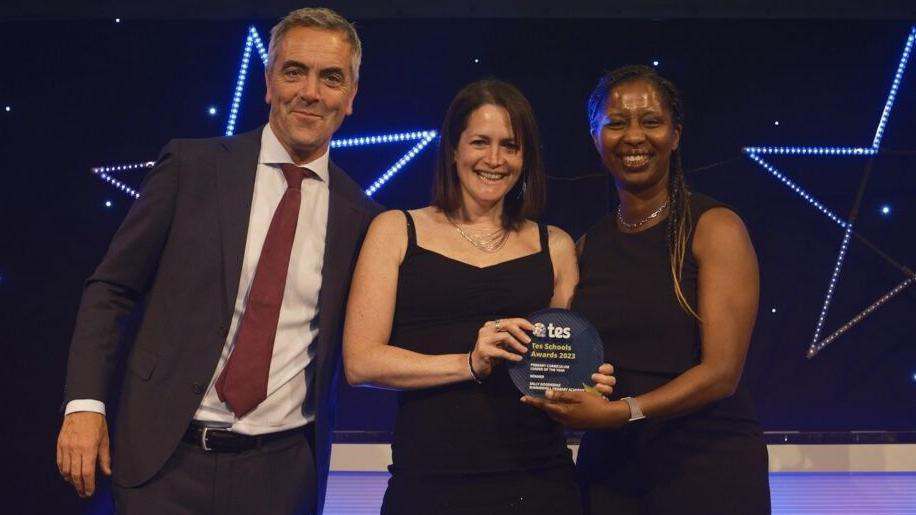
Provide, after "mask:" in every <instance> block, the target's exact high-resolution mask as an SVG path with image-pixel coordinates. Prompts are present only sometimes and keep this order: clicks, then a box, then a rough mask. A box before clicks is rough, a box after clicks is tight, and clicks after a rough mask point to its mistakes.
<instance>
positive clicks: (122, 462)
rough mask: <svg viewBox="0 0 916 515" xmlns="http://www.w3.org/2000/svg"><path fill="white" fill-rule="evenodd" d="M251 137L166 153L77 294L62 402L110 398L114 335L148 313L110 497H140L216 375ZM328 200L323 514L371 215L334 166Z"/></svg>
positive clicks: (320, 383) (240, 238) (254, 153)
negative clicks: (356, 273) (355, 288)
mask: <svg viewBox="0 0 916 515" xmlns="http://www.w3.org/2000/svg"><path fill="white" fill-rule="evenodd" d="M261 130H262V129H261V128H259V129H257V130H254V131H251V132H248V133H246V134H242V135H239V136H233V137H225V138H212V139H202V140H173V141H171V142H169V144H168V145H167V146H166V147H165V148H164V149H163V151H162V154H161V156H160V158H159V161H158V163H157V164H156V166H155V167H154V168H153V169H152V171H150V172H149V173H148V174H147V176H146V177H145V179H144V181H143V186H142V187H141V194H140V198H139V199H138V200H137V201H136V202H135V203H134V204H133V206H132V207H131V209H130V212H129V213H128V214H127V217H126V218H125V220H124V222H123V224H122V225H121V227H120V228H119V229H118V231H117V233H116V234H115V236H114V238H113V239H112V242H111V246H110V247H109V249H108V253H107V254H106V255H105V258H104V259H103V260H102V263H101V264H100V265H99V267H98V269H96V271H95V273H94V274H93V275H92V276H91V277H90V278H89V279H88V280H87V282H86V285H85V290H84V292H83V298H82V302H81V304H80V310H79V315H78V317H77V323H76V329H75V331H74V336H73V342H72V344H71V348H70V358H69V362H68V366H67V382H66V391H65V398H66V400H71V399H81V398H84V399H99V400H104V399H107V398H108V394H109V391H108V390H109V382H110V378H111V376H112V372H113V370H112V369H113V367H114V363H115V361H116V355H117V346H118V341H119V340H120V335H121V326H123V324H124V320H125V319H126V317H127V316H128V315H129V314H130V313H131V312H132V310H133V309H134V308H135V306H138V305H140V304H145V309H144V311H143V313H142V317H141V319H140V325H139V328H138V332H137V335H136V338H135V340H134V342H133V345H132V347H131V349H130V353H129V355H128V361H127V363H128V371H127V373H126V374H125V379H124V387H123V391H122V394H121V402H120V405H119V409H118V417H117V422H116V430H115V438H114V447H113V452H114V457H113V465H112V468H113V472H114V478H113V479H114V481H115V482H116V483H118V484H120V485H123V486H128V487H129V486H136V485H139V484H141V483H143V482H145V481H147V480H149V479H150V478H152V477H153V475H155V474H156V472H158V471H159V469H160V468H162V466H163V464H164V463H165V461H166V460H167V459H168V457H169V456H170V455H171V454H172V453H173V451H174V450H175V448H176V447H177V445H178V443H179V441H180V439H181V437H182V435H183V434H184V432H185V430H186V429H187V427H188V424H189V423H190V421H191V418H192V416H193V415H194V412H195V411H196V410H197V408H198V406H199V404H200V402H201V399H202V397H203V394H204V393H205V390H206V388H207V386H208V384H209V382H210V379H211V377H212V376H213V372H214V370H215V369H216V365H217V362H218V360H219V356H220V353H221V352H222V348H223V344H224V342H225V339H226V335H227V333H228V330H229V323H230V321H231V317H232V312H233V304H234V303H235V298H236V293H237V291H238V287H239V276H240V274H241V268H242V258H243V257H244V252H245V240H246V236H247V232H248V218H249V211H250V209H251V199H252V193H253V189H254V180H255V172H256V169H257V164H258V153H259V151H260V144H261ZM329 188H330V197H329V208H328V227H327V240H326V242H325V254H324V265H323V269H322V284H321V291H320V295H319V299H318V306H319V321H318V323H319V326H318V338H317V341H316V342H315V343H313V345H317V355H316V358H315V361H314V362H313V364H311V365H310V366H314V367H315V373H314V384H311V385H309V398H310V402H313V403H314V404H313V406H314V407H315V409H316V420H315V439H316V441H315V442H313V443H314V445H313V449H314V450H315V461H316V464H317V469H318V470H317V471H316V478H317V480H318V485H319V489H318V490H319V494H318V506H319V507H321V506H322V504H323V500H324V485H325V481H326V479H327V473H328V466H329V463H330V448H331V447H330V444H331V440H330V436H331V429H332V427H333V414H334V400H335V385H336V382H337V381H336V376H337V374H338V372H339V368H340V367H339V364H340V354H341V352H340V336H341V334H340V333H341V328H342V321H343V309H344V306H345V304H346V298H347V294H348V292H349V285H350V276H351V273H352V270H353V267H354V265H355V262H356V257H357V253H358V251H359V247H360V244H361V242H362V238H363V237H364V235H365V232H366V229H367V227H368V225H369V222H370V221H371V219H372V218H373V216H374V215H375V214H377V213H378V211H379V206H378V205H377V204H375V203H374V202H372V201H371V200H370V199H369V198H368V197H366V196H365V195H364V194H363V192H362V190H361V189H360V187H359V186H358V185H357V184H356V183H355V182H353V180H352V179H350V178H349V177H348V176H347V175H346V174H345V173H344V172H343V171H342V170H341V169H340V168H338V167H337V166H335V165H334V164H333V163H332V164H331V165H330V184H329ZM144 300H145V303H143V302H141V301H144Z"/></svg>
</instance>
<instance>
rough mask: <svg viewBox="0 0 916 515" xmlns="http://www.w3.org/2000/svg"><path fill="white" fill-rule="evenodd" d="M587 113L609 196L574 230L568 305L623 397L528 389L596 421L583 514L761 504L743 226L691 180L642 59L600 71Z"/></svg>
mask: <svg viewBox="0 0 916 515" xmlns="http://www.w3.org/2000/svg"><path fill="white" fill-rule="evenodd" d="M588 117H589V123H590V127H591V134H592V139H593V140H594V142H595V147H596V149H597V150H598V153H599V154H600V156H601V159H602V161H603V162H604V165H605V166H606V167H607V169H608V171H609V172H610V174H611V178H612V179H613V181H614V184H615V186H616V188H617V193H618V197H619V199H620V203H619V205H618V206H617V209H616V210H615V211H613V212H612V213H609V214H608V215H607V216H606V217H605V218H604V219H603V220H601V221H600V222H598V224H596V225H595V226H594V227H592V228H591V229H590V230H589V231H588V233H586V235H585V236H584V237H583V238H582V240H580V242H579V251H580V260H579V261H580V263H579V264H580V276H581V277H580V283H579V285H578V288H577V289H576V294H575V299H574V300H573V303H572V308H573V309H574V310H576V311H578V312H580V313H581V314H583V315H584V316H586V317H587V318H588V319H590V320H591V321H592V322H593V323H594V324H595V325H596V326H597V327H598V329H599V331H600V333H601V336H602V339H603V341H604V344H605V356H606V357H607V358H608V360H609V361H610V362H612V363H614V366H615V367H616V371H615V375H616V376H617V380H618V383H617V386H616V387H615V398H617V399H618V400H614V401H612V402H601V401H600V400H597V399H595V398H594V397H593V396H589V395H580V394H577V393H572V392H552V393H551V394H550V395H548V400H546V401H540V400H538V399H530V398H525V399H524V401H525V403H526V404H530V405H536V406H539V407H541V408H542V409H544V410H546V411H547V412H548V413H549V414H551V415H552V416H553V417H554V418H555V419H556V420H558V421H561V422H563V423H565V424H567V425H570V426H574V427H581V428H586V429H591V431H588V432H587V433H586V434H585V436H584V437H583V440H582V444H581V446H580V448H579V457H578V465H577V469H578V470H577V472H578V477H579V480H580V485H581V487H582V494H583V499H584V502H585V512H586V513H593V514H599V513H609V514H637V513H638V514H669V513H678V514H693V513H695V514H704V515H709V514H723V515H724V514H742V515H744V514H762V513H769V511H770V502H769V484H768V475H767V451H766V445H765V443H764V440H763V437H762V433H761V431H760V427H759V425H758V424H757V422H756V421H755V418H754V414H753V410H752V406H751V401H750V398H749V397H748V393H747V391H746V389H745V388H744V387H743V385H742V383H741V371H742V368H743V366H744V359H745V356H746V355H747V349H748V345H749V342H750V337H751V332H752V329H753V326H754V320H755V318H756V315H757V297H758V289H759V283H758V272H757V260H756V256H755V254H754V249H753V246H752V245H751V241H750V238H749V237H748V234H747V231H746V229H745V227H744V224H743V223H742V221H741V219H740V218H739V216H738V215H737V214H735V212H734V211H732V210H731V209H730V208H729V207H727V206H725V205H723V204H721V203H719V202H716V201H715V200H713V199H711V198H709V197H706V196H703V195H700V194H696V193H691V192H690V191H688V189H687V188H686V185H685V183H684V175H683V171H682V169H681V163H680V152H679V151H678V148H679V143H680V136H681V128H682V126H681V117H682V113H681V102H680V97H679V94H678V92H677V90H676V89H675V87H674V86H673V85H672V84H671V83H670V82H669V81H667V80H665V79H664V78H662V77H660V76H659V75H658V74H657V73H656V72H655V71H654V70H653V69H651V68H648V67H644V66H628V67H624V68H620V69H617V70H614V71H612V72H610V73H608V74H607V75H605V76H604V77H603V78H602V79H601V80H600V82H599V83H598V85H597V87H596V88H595V90H594V91H593V93H592V95H591V98H590V99H589V103H588Z"/></svg>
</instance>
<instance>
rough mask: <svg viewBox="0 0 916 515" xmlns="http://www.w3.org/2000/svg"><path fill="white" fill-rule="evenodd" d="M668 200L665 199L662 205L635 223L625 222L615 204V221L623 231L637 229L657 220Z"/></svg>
mask: <svg viewBox="0 0 916 515" xmlns="http://www.w3.org/2000/svg"><path fill="white" fill-rule="evenodd" d="M670 200H671V199H670V198H666V199H665V201H664V202H663V203H662V205H660V206H658V208H657V209H656V210H655V211H652V212H651V213H649V214H648V215H647V216H646V217H645V218H640V219H639V220H637V221H635V222H627V221H626V220H624V219H623V212H622V211H621V210H620V204H617V221H618V222H620V225H622V226H623V227H624V229H627V230H629V231H633V230H636V229H639V228H640V227H642V226H643V225H646V224H647V223H649V222H650V221H652V220H655V219H656V218H658V215H660V214H662V211H664V210H665V208H666V207H668V203H669V201H670Z"/></svg>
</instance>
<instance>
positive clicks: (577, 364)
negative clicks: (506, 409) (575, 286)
mask: <svg viewBox="0 0 916 515" xmlns="http://www.w3.org/2000/svg"><path fill="white" fill-rule="evenodd" d="M528 321H529V322H531V323H532V324H534V331H532V332H531V333H529V336H531V344H530V345H529V346H528V352H526V353H525V354H523V355H522V360H521V361H518V362H511V363H509V364H508V368H509V376H510V377H511V378H512V382H513V383H514V384H515V386H516V387H517V388H518V389H519V391H521V392H522V393H523V394H525V395H530V396H532V397H543V396H544V392H546V391H547V390H548V389H552V390H580V391H581V390H585V389H587V388H591V386H592V374H594V373H595V372H597V371H598V366H599V365H601V363H602V362H603V361H604V346H603V345H602V343H601V337H600V336H599V335H598V330H597V329H595V327H594V326H593V325H592V324H591V323H589V321H588V320H586V319H585V318H584V317H582V316H581V315H579V314H577V313H574V312H572V311H570V310H568V309H557V308H549V309H543V310H541V311H537V312H535V313H532V314H531V315H529V316H528Z"/></svg>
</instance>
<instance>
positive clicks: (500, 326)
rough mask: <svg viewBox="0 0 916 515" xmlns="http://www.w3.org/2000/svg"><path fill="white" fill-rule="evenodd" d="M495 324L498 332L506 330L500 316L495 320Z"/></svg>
mask: <svg viewBox="0 0 916 515" xmlns="http://www.w3.org/2000/svg"><path fill="white" fill-rule="evenodd" d="M493 325H494V326H496V332H497V333H500V332H502V331H503V330H504V329H503V321H502V319H500V318H497V319H496V320H494V321H493Z"/></svg>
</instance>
